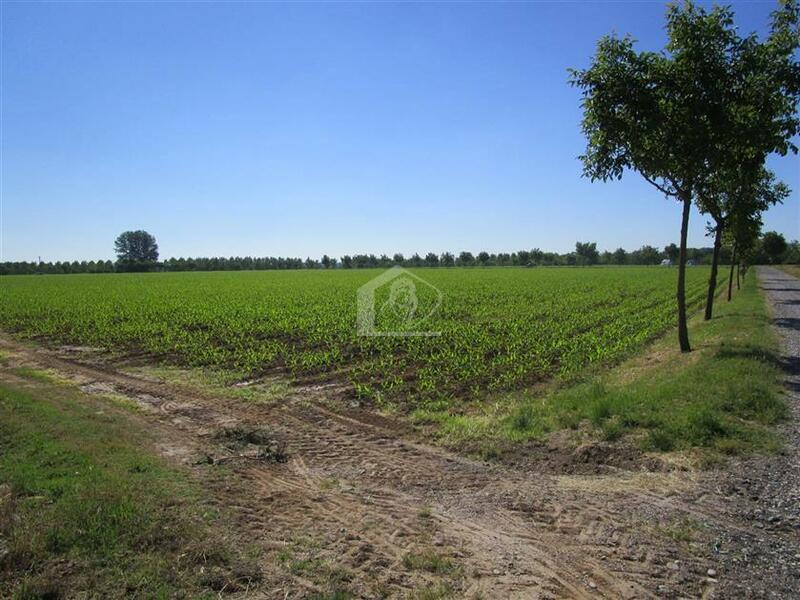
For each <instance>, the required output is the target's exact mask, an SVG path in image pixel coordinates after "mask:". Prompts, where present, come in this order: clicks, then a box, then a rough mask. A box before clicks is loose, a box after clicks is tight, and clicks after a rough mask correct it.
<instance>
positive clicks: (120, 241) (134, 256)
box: [114, 230, 158, 265]
mask: <svg viewBox="0 0 800 600" xmlns="http://www.w3.org/2000/svg"><path fill="white" fill-rule="evenodd" d="M114 251H115V252H116V253H117V259H118V260H119V261H120V262H122V263H124V264H128V265H141V264H146V263H153V262H156V261H157V260H158V244H156V238H154V237H153V236H152V235H150V234H149V233H147V232H146V231H141V230H139V231H125V232H123V233H121V234H119V236H118V237H117V239H116V240H115V241H114Z"/></svg>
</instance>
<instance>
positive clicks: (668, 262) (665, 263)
mask: <svg viewBox="0 0 800 600" xmlns="http://www.w3.org/2000/svg"><path fill="white" fill-rule="evenodd" d="M661 266H662V267H671V266H672V261H671V260H670V259H668V258H665V259H664V260H662V261H661Z"/></svg>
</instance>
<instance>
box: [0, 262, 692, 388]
mask: <svg viewBox="0 0 800 600" xmlns="http://www.w3.org/2000/svg"><path fill="white" fill-rule="evenodd" d="M415 273H416V275H417V276H419V277H421V278H423V279H424V281H425V282H427V283H428V284H430V287H429V286H426V285H419V286H418V290H419V295H420V298H419V301H420V303H424V302H425V301H426V298H425V294H426V293H429V294H432V293H435V292H436V290H438V291H439V292H440V293H441V305H440V306H439V307H438V309H437V310H436V311H435V312H434V313H433V314H432V316H431V318H430V319H427V320H426V321H425V322H424V323H422V324H421V325H424V327H425V328H426V331H428V330H429V331H434V332H436V333H438V334H439V335H436V336H410V337H403V336H377V337H364V336H358V335H357V333H356V327H355V323H356V312H357V306H356V291H357V289H358V288H359V287H360V286H362V285H363V284H365V283H367V282H368V281H370V280H371V279H373V278H374V277H376V276H377V275H379V274H380V271H377V270H376V271H373V270H359V271H352V270H336V271H287V272H236V273H174V274H166V273H164V274H162V273H151V274H125V275H73V276H51V277H39V278H36V277H6V278H4V279H3V283H2V286H0V327H2V328H3V329H4V330H6V331H10V332H15V333H17V334H20V335H22V336H26V337H32V338H37V339H42V340H45V341H47V342H49V343H52V344H71V345H82V346H92V347H101V348H105V349H108V350H112V351H116V352H122V353H144V354H145V355H147V356H151V357H153V358H156V359H159V360H162V361H164V362H166V363H168V364H177V365H186V366H198V367H206V368H213V369H219V370H222V371H224V372H225V373H227V374H229V375H230V377H232V378H236V377H240V378H257V377H260V376H263V375H265V374H270V373H276V372H279V373H282V372H285V373H288V374H289V375H291V376H292V377H294V378H301V379H309V378H310V379H324V378H340V379H342V380H348V381H350V382H351V383H352V386H353V389H354V390H355V392H356V393H357V394H358V395H360V396H362V397H366V398H370V399H372V400H378V401H381V400H389V401H392V400H396V399H403V401H404V402H406V403H409V404H413V403H414V402H416V401H418V400H422V399H452V398H459V399H460V398H476V397H482V396H485V395H486V394H492V393H495V392H500V391H504V390H512V389H519V388H524V387H526V386H528V385H531V384H533V383H536V382H539V381H542V380H545V379H549V378H552V377H556V376H561V375H567V374H570V373H574V372H576V371H578V370H580V369H582V368H584V367H586V366H587V365H590V364H593V363H608V362H613V361H615V360H618V359H620V358H621V357H623V356H625V355H626V354H628V353H630V351H631V350H632V349H635V348H637V347H639V346H641V345H642V344H643V343H644V342H645V341H647V340H651V339H653V338H654V337H656V336H658V335H659V334H661V333H663V332H664V331H666V330H667V329H669V328H671V327H672V326H674V321H675V316H674V314H675V310H674V282H675V277H676V274H675V270H674V269H669V268H647V267H642V268H637V267H622V268H611V267H609V268H597V269H580V268H577V269H576V268H572V269H570V268H561V269H559V268H553V269H521V268H519V269H518V268H509V269H468V270H464V269H419V270H417V271H415ZM707 276H708V272H707V270H706V269H703V268H695V269H689V271H688V300H689V303H690V305H692V306H697V305H698V303H699V302H700V301H702V298H703V294H704V291H705V283H706V279H707ZM426 290H433V292H427V291H426ZM383 300H384V298H383V297H382V296H380V293H379V295H378V297H377V303H380V302H382V301H383ZM379 324H381V323H379ZM383 324H384V325H387V326H388V325H392V323H391V322H388V323H383Z"/></svg>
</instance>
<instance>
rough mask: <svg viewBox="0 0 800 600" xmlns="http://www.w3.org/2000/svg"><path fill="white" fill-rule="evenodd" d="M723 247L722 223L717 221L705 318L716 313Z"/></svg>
mask: <svg viewBox="0 0 800 600" xmlns="http://www.w3.org/2000/svg"><path fill="white" fill-rule="evenodd" d="M720 248H722V223H720V222H719V221H717V231H716V232H715V234H714V254H713V256H712V259H711V277H709V279H708V297H707V298H706V316H705V320H706V321H710V320H711V317H712V315H713V313H714V295H715V294H716V293H717V272H718V270H719V251H720Z"/></svg>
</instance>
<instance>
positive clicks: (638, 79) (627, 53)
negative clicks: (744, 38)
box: [571, 1, 797, 352]
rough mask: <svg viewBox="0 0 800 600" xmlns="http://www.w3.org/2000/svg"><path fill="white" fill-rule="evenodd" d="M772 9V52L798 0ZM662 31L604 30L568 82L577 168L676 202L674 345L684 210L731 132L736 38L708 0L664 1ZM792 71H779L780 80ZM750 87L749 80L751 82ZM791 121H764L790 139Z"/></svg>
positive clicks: (682, 332)
mask: <svg viewBox="0 0 800 600" xmlns="http://www.w3.org/2000/svg"><path fill="white" fill-rule="evenodd" d="M779 13H780V14H779V15H778V16H776V17H775V18H774V20H773V21H774V23H776V24H777V23H779V22H780V23H785V25H781V26H774V29H779V30H780V31H781V34H780V35H779V36H776V38H775V48H776V50H775V52H774V53H775V55H778V54H779V53H780V52H785V51H786V50H787V48H789V47H790V46H791V41H790V39H789V38H790V37H791V36H789V35H788V33H787V32H788V31H790V30H791V27H792V24H793V23H796V21H797V19H796V13H797V10H796V5H795V4H794V2H793V1H792V2H787V4H786V5H785V7H784V10H783V11H779ZM793 15H794V16H793ZM666 31H667V37H668V43H667V46H666V48H665V51H663V52H637V51H636V50H634V42H633V40H632V38H630V37H629V36H628V37H625V38H622V39H620V38H618V37H616V36H613V35H612V36H607V37H604V38H602V39H601V40H600V41H599V42H598V45H597V53H596V54H595V56H594V58H593V61H592V64H591V66H590V67H589V68H588V69H585V70H573V71H571V73H572V78H571V83H572V84H573V85H575V86H577V87H579V88H580V89H581V90H582V106H583V111H584V116H583V122H582V129H583V132H584V134H585V136H586V138H587V149H586V153H585V154H584V155H582V156H581V157H580V158H581V160H582V162H583V167H584V176H586V177H589V178H590V179H591V180H592V181H594V180H597V179H600V180H602V181H607V180H614V179H621V178H622V175H623V173H624V172H625V171H626V170H628V169H631V170H634V171H637V172H638V173H639V174H640V175H641V176H642V177H643V178H644V179H645V181H647V182H648V183H650V184H651V185H652V186H654V187H655V188H656V189H657V190H659V191H660V192H661V193H663V194H664V195H665V196H666V197H668V198H673V199H675V200H677V201H678V202H679V203H680V205H681V228H680V244H679V254H678V284H677V294H676V297H677V305H678V341H679V344H680V348H681V351H683V352H688V351H690V350H691V345H690V343H689V332H688V327H687V317H686V258H687V256H686V250H687V249H686V239H687V234H688V227H689V214H690V210H691V206H692V202H693V200H694V199H695V196H696V194H697V192H698V190H699V188H700V187H701V186H702V185H703V184H704V182H706V181H707V180H708V179H709V177H710V176H711V175H712V174H713V173H714V172H715V169H716V168H717V167H718V166H719V165H720V164H722V163H723V162H724V159H725V156H724V155H725V152H727V148H726V147H725V144H726V143H727V142H729V141H730V135H731V134H730V133H729V132H727V130H726V128H727V127H728V126H729V125H730V123H729V119H728V112H727V111H728V110H729V109H730V107H729V103H730V98H731V93H732V91H731V89H732V87H733V86H732V84H733V83H735V82H734V81H732V80H731V77H730V73H731V69H730V64H731V57H732V56H733V55H735V53H736V51H737V44H738V43H739V42H740V39H739V36H738V34H737V32H736V29H735V27H734V24H733V19H732V13H731V11H730V10H729V9H726V8H719V7H716V8H714V9H713V10H712V11H710V12H708V11H706V10H704V9H702V8H698V7H696V6H694V5H693V4H692V3H691V2H686V3H684V4H681V5H677V4H673V5H670V6H669V8H668V9H667V25H666ZM748 39H749V38H748ZM789 54H791V52H789ZM775 62H776V65H777V63H778V62H779V61H775ZM784 62H785V61H784ZM795 75H796V73H794V74H791V73H789V74H784V76H783V77H782V78H781V81H783V82H786V81H788V80H790V79H791V77H793V76H795ZM751 87H752V86H749V85H748V86H747V89H748V90H750V91H752V90H751ZM771 91H772V90H771ZM774 102H775V105H776V106H777V105H778V104H781V103H783V105H784V108H786V107H788V106H790V105H792V103H791V102H783V101H782V100H775V101H774ZM776 110H777V109H776ZM780 114H786V111H784V112H782V113H780ZM789 114H791V113H789ZM781 127H782V128H783V129H781ZM796 128H797V126H796V124H794V123H791V122H785V121H781V122H780V123H779V124H778V125H776V126H774V127H770V128H768V134H767V135H773V134H775V133H776V132H777V134H778V136H777V138H780V140H782V142H781V143H783V144H784V145H788V144H789V139H788V138H787V137H786V135H785V134H786V133H789V132H791V131H796ZM777 138H775V141H777Z"/></svg>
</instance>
